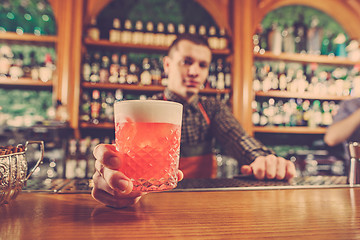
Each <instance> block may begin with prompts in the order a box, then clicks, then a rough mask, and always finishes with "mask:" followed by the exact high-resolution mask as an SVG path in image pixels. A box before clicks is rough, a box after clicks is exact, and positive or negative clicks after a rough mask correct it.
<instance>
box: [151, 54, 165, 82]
mask: <svg viewBox="0 0 360 240" xmlns="http://www.w3.org/2000/svg"><path fill="white" fill-rule="evenodd" d="M150 62H151V64H150V65H151V70H150V73H151V83H152V85H155V86H159V85H161V84H162V83H161V81H162V80H161V67H160V66H159V65H160V64H159V62H158V61H157V59H155V58H152V59H151V61H150Z"/></svg>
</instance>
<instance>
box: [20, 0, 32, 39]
mask: <svg viewBox="0 0 360 240" xmlns="http://www.w3.org/2000/svg"><path fill="white" fill-rule="evenodd" d="M18 14H19V16H20V17H19V19H18V23H19V26H20V27H22V29H23V31H24V33H33V32H34V27H35V26H34V19H33V17H32V15H31V12H30V11H29V1H27V0H21V1H20V5H19V8H18Z"/></svg>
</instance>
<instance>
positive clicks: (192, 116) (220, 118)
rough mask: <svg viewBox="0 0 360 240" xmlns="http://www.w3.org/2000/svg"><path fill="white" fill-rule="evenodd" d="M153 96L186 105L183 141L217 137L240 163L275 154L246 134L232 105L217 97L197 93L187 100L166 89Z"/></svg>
mask: <svg viewBox="0 0 360 240" xmlns="http://www.w3.org/2000/svg"><path fill="white" fill-rule="evenodd" d="M164 95H165V98H164ZM153 99H159V100H162V99H166V100H169V101H174V102H179V103H181V104H182V105H183V108H184V110H183V121H182V129H181V144H186V145H190V146H191V145H196V144H199V143H202V142H206V141H207V142H211V141H212V139H214V138H215V139H216V141H217V142H218V143H219V144H220V145H221V147H222V149H223V150H224V152H225V154H227V155H230V156H232V157H234V158H235V159H237V160H238V162H239V164H240V165H244V164H250V163H251V162H252V161H254V160H255V158H256V157H258V156H266V155H269V154H274V152H273V151H272V150H270V149H269V148H267V147H266V146H264V145H263V144H261V143H260V142H259V141H257V140H256V139H254V138H252V137H251V136H249V135H248V134H246V132H245V131H244V129H243V128H242V127H241V125H240V123H239V122H238V121H237V120H236V119H235V117H234V116H233V115H232V112H231V110H230V108H229V107H228V106H226V105H225V104H224V103H222V102H221V101H220V100H217V99H216V98H215V97H199V96H196V97H195V98H194V99H193V101H192V102H190V103H188V102H186V101H185V100H184V99H183V98H181V97H179V96H178V95H176V94H175V93H173V92H171V91H170V90H168V89H165V91H164V92H163V93H160V94H157V95H155V96H153ZM199 102H200V103H201V104H202V106H203V108H204V109H205V112H206V113H207V115H208V117H209V118H210V125H208V124H207V122H206V119H205V118H204V116H203V115H202V113H201V111H200V108H199V106H198V103H199Z"/></svg>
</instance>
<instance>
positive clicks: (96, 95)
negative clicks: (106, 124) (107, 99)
mask: <svg viewBox="0 0 360 240" xmlns="http://www.w3.org/2000/svg"><path fill="white" fill-rule="evenodd" d="M100 109H101V100H100V91H99V90H96V89H95V90H93V91H92V99H91V103H90V118H91V119H90V121H91V122H92V123H93V124H99V119H100Z"/></svg>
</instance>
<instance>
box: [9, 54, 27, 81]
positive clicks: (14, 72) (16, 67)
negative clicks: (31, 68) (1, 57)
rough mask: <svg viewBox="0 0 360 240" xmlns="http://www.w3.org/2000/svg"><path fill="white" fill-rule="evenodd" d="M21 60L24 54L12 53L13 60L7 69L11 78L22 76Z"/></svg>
mask: <svg viewBox="0 0 360 240" xmlns="http://www.w3.org/2000/svg"><path fill="white" fill-rule="evenodd" d="M23 60H24V56H23V54H22V53H14V60H13V63H12V65H11V67H10V69H9V75H10V77H11V79H19V78H21V77H22V76H24V71H23Z"/></svg>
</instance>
